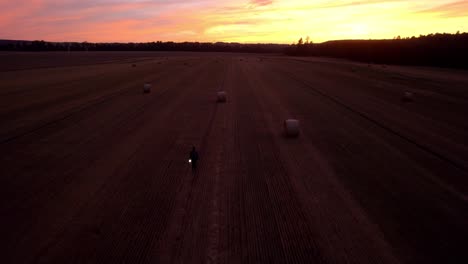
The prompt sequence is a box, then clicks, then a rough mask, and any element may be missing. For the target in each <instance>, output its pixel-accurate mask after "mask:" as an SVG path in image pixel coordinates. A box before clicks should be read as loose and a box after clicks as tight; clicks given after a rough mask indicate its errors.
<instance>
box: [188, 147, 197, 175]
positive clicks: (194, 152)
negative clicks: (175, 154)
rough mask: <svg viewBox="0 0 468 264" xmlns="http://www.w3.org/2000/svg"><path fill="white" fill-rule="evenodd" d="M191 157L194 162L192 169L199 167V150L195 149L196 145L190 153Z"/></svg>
mask: <svg viewBox="0 0 468 264" xmlns="http://www.w3.org/2000/svg"><path fill="white" fill-rule="evenodd" d="M189 159H190V161H191V163H192V171H194V170H196V169H197V162H198V152H197V150H196V149H195V147H193V148H192V151H190V154H189Z"/></svg>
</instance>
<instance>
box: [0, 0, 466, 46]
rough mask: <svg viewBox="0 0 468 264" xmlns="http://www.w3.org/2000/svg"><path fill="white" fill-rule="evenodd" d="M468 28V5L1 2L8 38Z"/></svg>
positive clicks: (364, 33)
mask: <svg viewBox="0 0 468 264" xmlns="http://www.w3.org/2000/svg"><path fill="white" fill-rule="evenodd" d="M456 31H460V32H466V31H468V0H466V1H450V0H367V1H366V0H341V1H338V0H328V1H325V0H317V1H307V0H241V1H238V0H237V1H234V0H225V1H222V0H194V1H184V0H152V1H151V0H134V1H123V0H92V1H91V0H79V1H78V0H15V1H11V0H0V39H21V40H36V39H38V40H39V39H40V40H47V41H89V42H147V41H157V40H161V41H169V40H171V41H178V42H180V41H200V42H217V41H224V42H242V43H252V42H255V43H257V42H261V43H265V42H268V43H288V44H289V43H292V42H294V41H297V39H298V38H299V37H301V36H302V37H306V36H310V38H311V40H313V41H314V42H323V41H326V40H334V39H369V38H373V39H378V38H393V37H394V36H397V35H401V36H402V37H406V36H412V35H419V34H428V33H435V32H448V33H455V32H456Z"/></svg>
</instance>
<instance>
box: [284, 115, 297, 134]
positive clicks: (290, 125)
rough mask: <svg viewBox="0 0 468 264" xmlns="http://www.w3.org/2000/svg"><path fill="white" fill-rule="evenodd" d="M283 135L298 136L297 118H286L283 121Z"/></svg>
mask: <svg viewBox="0 0 468 264" xmlns="http://www.w3.org/2000/svg"><path fill="white" fill-rule="evenodd" d="M284 135H285V136H286V137H297V136H299V120H297V119H286V120H285V121H284Z"/></svg>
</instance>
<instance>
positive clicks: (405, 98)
mask: <svg viewBox="0 0 468 264" xmlns="http://www.w3.org/2000/svg"><path fill="white" fill-rule="evenodd" d="M401 100H402V101H403V102H407V103H408V102H412V101H413V100H414V94H413V93H412V92H408V91H406V92H404V93H403V96H402V97H401Z"/></svg>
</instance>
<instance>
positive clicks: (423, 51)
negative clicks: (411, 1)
mask: <svg viewBox="0 0 468 264" xmlns="http://www.w3.org/2000/svg"><path fill="white" fill-rule="evenodd" d="M285 53H286V54H287V55H291V56H323V57H334V58H344V59H350V60H356V61H361V62H367V63H379V64H399V65H420V66H436V67H454V68H465V69H467V68H468V33H461V34H460V33H457V34H430V35H426V36H424V35H421V36H419V37H411V38H401V37H400V36H398V37H395V38H394V39H391V40H339V41H328V42H324V43H319V44H315V43H312V42H310V41H308V40H307V41H304V40H302V39H300V40H299V41H298V43H297V44H293V45H291V46H289V47H287V48H286V49H285Z"/></svg>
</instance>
